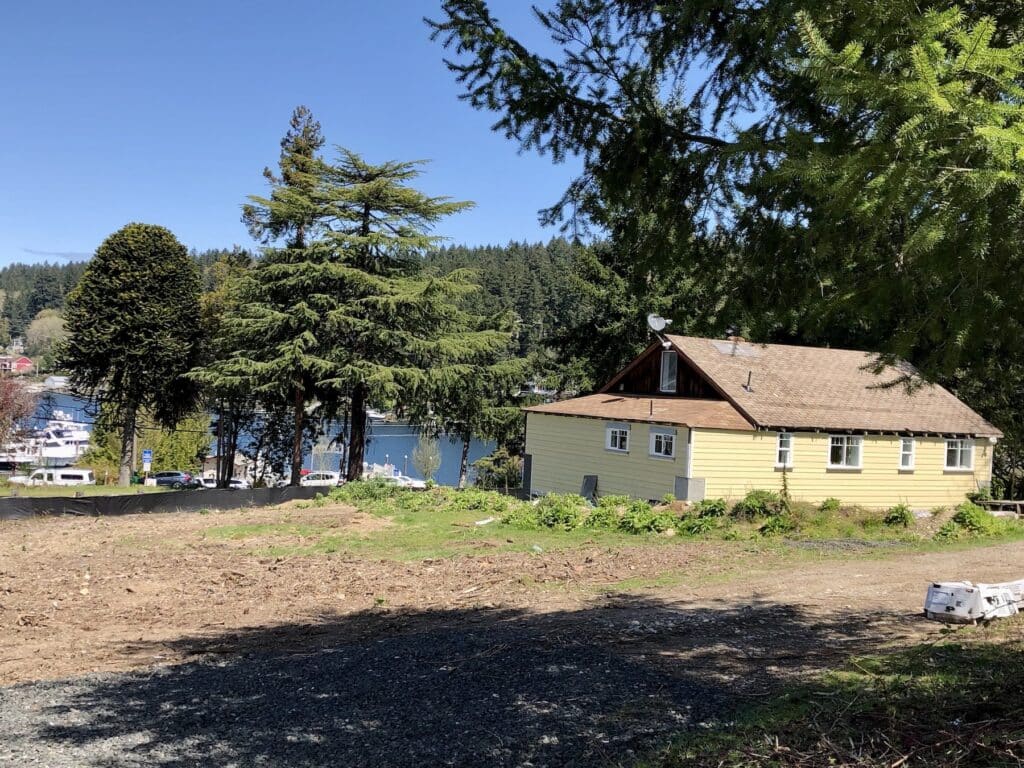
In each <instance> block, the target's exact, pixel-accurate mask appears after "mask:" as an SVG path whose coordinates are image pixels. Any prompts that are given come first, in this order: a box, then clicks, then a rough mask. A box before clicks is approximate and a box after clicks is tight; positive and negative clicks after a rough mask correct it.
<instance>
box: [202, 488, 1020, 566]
mask: <svg viewBox="0 0 1024 768" xmlns="http://www.w3.org/2000/svg"><path fill="white" fill-rule="evenodd" d="M336 504H345V505H350V506H352V507H355V508H356V509H358V510H360V511H361V512H363V513H365V514H369V515H372V516H375V517H379V518H382V519H385V520H387V521H388V525H387V527H386V528H384V527H380V528H379V529H378V528H374V527H372V526H370V527H367V526H358V525H356V526H351V527H349V526H345V525H340V526H339V525H338V524H336V523H327V524H323V523H321V524H320V525H304V524H302V522H301V520H302V513H301V511H299V512H293V513H292V515H290V516H289V517H287V518H285V519H284V520H283V521H282V522H280V523H275V524H265V525H239V526H222V527H217V528H211V529H209V530H208V531H207V534H206V535H207V536H208V537H209V538H211V539H222V540H245V539H250V538H251V539H261V541H260V542H259V545H258V546H260V549H259V550H258V553H259V554H267V555H274V556H296V555H298V556H302V555H310V556H315V555H330V554H334V553H343V554H346V555H351V556H365V557H373V558H380V559H389V560H417V559H426V558H445V557H455V556H459V555H472V554H480V553H494V552H508V551H511V552H532V553H536V552H538V551H541V552H546V551H560V550H570V549H575V548H579V547H586V546H599V547H608V548H621V547H627V546H673V545H674V546H678V543H679V542H686V541H694V540H702V541H707V542H720V543H725V542H730V543H734V544H735V545H738V546H739V547H740V548H742V547H743V546H745V545H746V544H750V543H753V542H763V543H764V544H766V545H767V544H768V543H769V542H774V544H772V547H769V548H770V549H772V551H773V552H775V553H776V555H777V556H779V557H781V556H782V555H780V554H779V553H782V552H786V551H789V550H795V549H796V547H794V546H792V544H791V543H792V542H801V541H807V542H814V541H821V542H823V546H826V547H828V546H829V542H869V543H874V542H886V543H889V544H891V545H892V546H889V547H887V548H886V549H887V550H888V552H890V553H895V552H906V551H911V550H916V549H924V550H928V549H932V548H947V547H951V546H953V547H955V546H974V545H978V544H991V543H999V542H1001V541H1010V540H1015V539H1021V538H1024V525H1021V524H1019V523H1016V522H1014V521H1000V522H999V523H998V524H997V525H996V526H995V527H992V528H986V529H984V530H977V531H975V530H973V529H967V528H966V527H964V526H961V528H963V530H960V528H958V532H957V535H956V536H948V535H947V536H943V537H941V538H940V539H938V540H933V539H932V533H931V532H930V531H928V530H925V528H924V526H918V525H917V524H916V523H915V524H911V525H908V526H906V527H904V526H903V525H892V524H890V525H886V524H885V516H886V513H884V512H871V511H866V510H861V509H856V508H853V509H841V510H839V511H838V512H832V511H828V510H827V508H826V509H821V508H819V507H816V506H813V505H809V504H801V503H799V502H793V503H791V504H790V505H789V507H788V510H787V511H783V510H778V511H776V512H775V513H774V514H772V515H769V516H768V517H760V518H756V517H755V518H754V519H740V518H737V517H734V516H732V515H724V514H721V510H720V506H721V505H719V504H718V503H717V502H714V501H713V502H711V503H709V504H707V505H703V506H696V507H694V508H691V509H689V510H687V511H686V512H685V513H681V512H680V511H678V510H676V509H675V508H674V506H664V505H658V506H653V507H652V506H651V505H650V504H648V503H647V502H643V501H636V500H634V499H629V498H627V497H624V496H623V497H620V496H609V497H605V498H602V499H601V500H600V501H599V503H598V505H597V506H596V507H592V506H590V505H589V504H587V503H586V502H585V501H584V500H583V499H582V498H581V497H579V496H575V495H555V496H549V497H547V498H545V499H543V500H541V501H540V502H539V503H535V504H531V503H528V502H524V501H520V500H517V499H515V498H512V497H509V496H505V495H502V494H500V493H497V492H495V491H481V490H477V489H467V490H462V491H459V490H455V489H452V488H434V489H431V490H428V491H412V490H408V489H402V488H398V487H396V486H394V485H389V484H386V483H380V482H374V481H369V482H362V483H350V484H348V485H345V486H343V487H341V488H337V489H332V490H331V491H330V492H329V493H328V494H326V495H323V496H319V497H317V498H316V499H314V500H313V501H312V502H311V506H312V507H324V506H326V505H336ZM477 523H483V524H481V525H478V524H477ZM670 534H674V535H670ZM275 537H279V538H280V539H281V540H280V541H274V538H275ZM299 538H301V539H302V540H301V541H298V540H297V539H299ZM730 551H731V550H730ZM814 554H815V553H813V552H808V553H805V555H801V556H807V557H813V556H814ZM850 554H851V553H850V552H841V551H839V550H838V549H837V550H836V551H831V550H829V551H827V552H824V553H822V554H819V556H821V557H826V556H827V557H836V556H840V555H846V556H848V555H850ZM853 554H856V555H857V556H861V555H867V554H868V553H861V552H857V553H853ZM776 555H773V557H775V558H776V559H777V557H776Z"/></svg>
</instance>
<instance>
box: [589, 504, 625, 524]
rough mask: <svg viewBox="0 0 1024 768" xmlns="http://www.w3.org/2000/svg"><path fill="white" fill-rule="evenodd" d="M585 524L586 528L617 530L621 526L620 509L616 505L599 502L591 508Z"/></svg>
mask: <svg viewBox="0 0 1024 768" xmlns="http://www.w3.org/2000/svg"><path fill="white" fill-rule="evenodd" d="M583 525H584V527H586V528H603V529H606V530H615V529H616V528H618V527H619V510H618V509H617V508H616V507H612V506H607V505H603V504H598V505H597V507H595V508H594V509H592V510H590V514H589V515H587V518H586V520H584V521H583Z"/></svg>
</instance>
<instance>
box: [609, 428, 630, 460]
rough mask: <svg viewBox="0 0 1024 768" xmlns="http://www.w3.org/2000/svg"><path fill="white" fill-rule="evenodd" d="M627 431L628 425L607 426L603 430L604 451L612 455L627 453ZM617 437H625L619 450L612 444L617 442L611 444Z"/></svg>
mask: <svg viewBox="0 0 1024 768" xmlns="http://www.w3.org/2000/svg"><path fill="white" fill-rule="evenodd" d="M629 431H630V430H629V425H628V424H609V425H607V426H606V427H605V429H604V449H605V450H606V451H612V452H613V453H629ZM617 435H625V438H624V441H623V442H624V445H623V446H622V447H621V448H620V447H619V446H618V445H616V444H614V443H617V442H618V441H617V440H615V441H614V443H613V437H615V436H617Z"/></svg>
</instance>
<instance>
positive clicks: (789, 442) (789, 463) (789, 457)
mask: <svg viewBox="0 0 1024 768" xmlns="http://www.w3.org/2000/svg"><path fill="white" fill-rule="evenodd" d="M783 438H785V441H786V445H785V447H783V445H782V441H783ZM783 451H785V452H786V459H785V461H779V458H780V456H781V455H782V452H783ZM775 468H776V469H792V468H793V433H792V432H779V433H778V435H777V436H776V438H775Z"/></svg>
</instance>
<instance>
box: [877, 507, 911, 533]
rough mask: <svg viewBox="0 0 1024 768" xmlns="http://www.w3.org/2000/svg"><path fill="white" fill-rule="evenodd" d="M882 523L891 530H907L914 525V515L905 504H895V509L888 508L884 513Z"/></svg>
mask: <svg viewBox="0 0 1024 768" xmlns="http://www.w3.org/2000/svg"><path fill="white" fill-rule="evenodd" d="M883 522H884V523H885V524H886V525H888V526H890V527H892V528H895V527H897V526H902V527H903V528H909V527H910V526H912V525H913V524H914V513H913V512H911V511H910V507H908V506H907V505H906V504H897V505H896V506H895V507H890V508H889V510H888V511H887V512H886V513H885V519H884V521H883Z"/></svg>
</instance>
